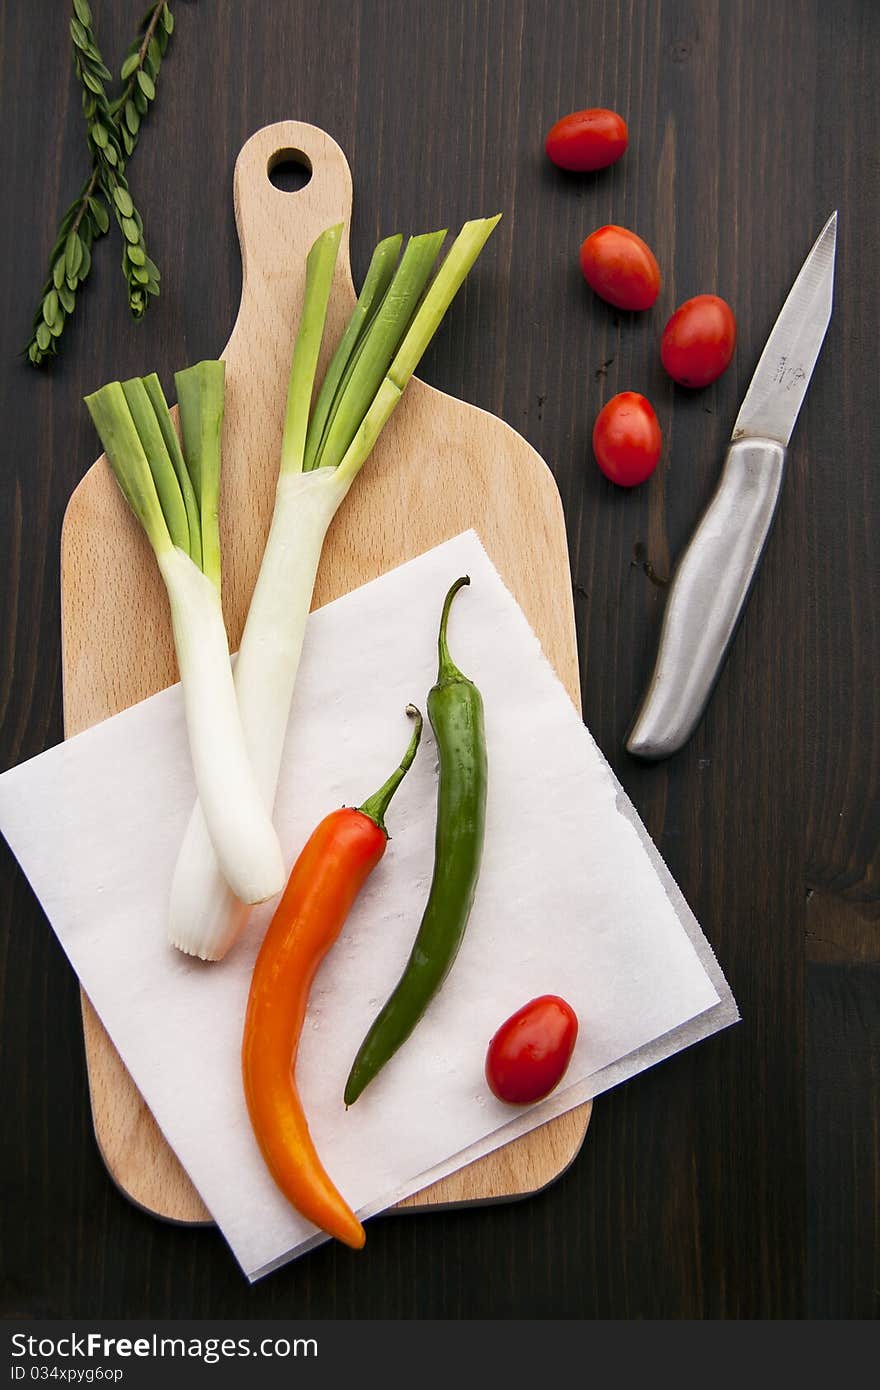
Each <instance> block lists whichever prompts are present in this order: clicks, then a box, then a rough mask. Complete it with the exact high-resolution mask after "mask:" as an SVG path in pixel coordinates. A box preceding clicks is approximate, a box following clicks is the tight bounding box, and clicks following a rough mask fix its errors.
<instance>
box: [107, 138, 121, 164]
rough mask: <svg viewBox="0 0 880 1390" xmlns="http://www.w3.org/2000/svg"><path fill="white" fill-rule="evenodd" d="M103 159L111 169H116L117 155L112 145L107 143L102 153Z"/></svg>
mask: <svg viewBox="0 0 880 1390" xmlns="http://www.w3.org/2000/svg"><path fill="white" fill-rule="evenodd" d="M104 158H105V159H106V161H107V163H108V164H109V165H110V166H111V168H113V169H115V168H116V165H117V164H118V163H119V155H118V154H117V153H116V148H115V146H114V145H113V144H112V143H108V145H107V148H106V150H105V151H104Z"/></svg>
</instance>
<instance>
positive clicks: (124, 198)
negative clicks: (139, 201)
mask: <svg viewBox="0 0 880 1390" xmlns="http://www.w3.org/2000/svg"><path fill="white" fill-rule="evenodd" d="M113 201H114V203H115V204H116V206H117V207H118V208H119V211H120V212H121V213H122V216H123V217H131V214H132V213H133V212H134V203H133V202H132V201H131V194H130V193H129V191H128V189H127V188H123V187H122V185H121V184H117V185H116V187H115V188H114V190H113Z"/></svg>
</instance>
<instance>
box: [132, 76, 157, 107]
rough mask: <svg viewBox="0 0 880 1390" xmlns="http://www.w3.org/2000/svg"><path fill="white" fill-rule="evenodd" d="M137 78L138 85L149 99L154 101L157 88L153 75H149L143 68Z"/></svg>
mask: <svg viewBox="0 0 880 1390" xmlns="http://www.w3.org/2000/svg"><path fill="white" fill-rule="evenodd" d="M137 80H138V86H139V87H140V89H141V91H142V92H143V94H144V96H145V97H146V98H147V101H152V100H153V97H154V96H155V95H156V88H155V86H154V85H153V79H152V78H151V77H148V76H147V74H146V73H145V72H144V71H143V70H141V71H140V72H139V73H138V77H137Z"/></svg>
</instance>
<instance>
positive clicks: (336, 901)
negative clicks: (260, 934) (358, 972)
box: [242, 705, 422, 1250]
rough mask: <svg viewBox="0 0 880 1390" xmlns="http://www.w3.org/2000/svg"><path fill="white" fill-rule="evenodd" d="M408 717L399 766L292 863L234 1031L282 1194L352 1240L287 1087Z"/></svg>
mask: <svg viewBox="0 0 880 1390" xmlns="http://www.w3.org/2000/svg"><path fill="white" fill-rule="evenodd" d="M407 713H408V714H410V715H411V716H412V717H413V718H414V719H415V720H416V727H415V729H414V731H413V735H412V738H411V740H410V744H409V747H408V748H407V751H406V754H405V755H404V758H403V761H402V762H401V764H400V766H399V767H398V768H397V769H396V770H395V771H394V772H393V773H392V775H391V776H390V777H389V778H388V781H387V782H385V783H384V784H383V785H382V786H381V787H380V788H379V790H378V791H377V792H375V793H374V795H373V796H371V797H370V798H369V799H368V800H367V801H365V802H364V804H363V806H361V807H359V809H357V810H355V809H354V808H353V807H344V808H343V809H342V810H340V811H333V812H332V813H331V814H330V815H329V816H326V817H325V818H324V820H322V821H321V824H320V825H319V826H318V828H317V829H316V830H315V831H314V833H313V834H312V836H311V838H310V839H309V840H308V842H307V844H306V845H305V848H304V849H303V851H302V853H301V854H300V856H299V858H298V859H297V861H296V863H295V864H294V866H293V869H292V870H291V874H290V878H289V879H288V882H287V887H286V888H285V890H284V894H283V896H282V898H281V901H280V903H279V904H278V907H277V908H276V910H275V914H274V916H273V918H272V921H271V922H270V923H269V929H268V931H267V932H266V936H265V939H264V941H263V944H262V946H261V947H260V952H259V955H258V956H257V962H256V965H255V966H254V974H253V979H252V980H251V987H250V994H249V996H248V1006H247V1015H246V1017H245V1025H244V1038H243V1041H242V1075H243V1078H244V1092H245V1098H246V1100H247V1106H248V1111H249V1113H250V1117H251V1124H252V1126H253V1130H254V1134H255V1136H256V1139H257V1143H258V1144H259V1146H260V1150H261V1152H262V1154H263V1158H264V1159H265V1161H266V1165H267V1167H268V1169H269V1171H270V1173H271V1174H272V1177H273V1178H274V1179H275V1182H276V1183H277V1184H278V1186H279V1187H280V1189H281V1191H282V1192H283V1193H284V1195H285V1196H286V1197H287V1198H288V1200H289V1201H290V1202H291V1203H292V1204H293V1205H294V1206H295V1207H296V1209H297V1210H298V1211H300V1212H301V1213H302V1215H303V1216H305V1217H307V1218H308V1219H309V1221H312V1222H314V1224H315V1225H316V1226H320V1227H321V1229H322V1230H325V1231H327V1232H328V1233H329V1234H330V1235H332V1236H336V1238H337V1239H338V1240H341V1241H344V1242H345V1244H346V1245H350V1246H352V1247H353V1248H354V1249H355V1250H359V1249H360V1248H361V1246H362V1245H363V1244H364V1241H365V1239H366V1236H365V1234H364V1228H363V1226H362V1225H361V1223H360V1222H359V1221H358V1219H357V1217H356V1216H355V1214H354V1212H353V1211H352V1210H351V1208H350V1207H349V1205H348V1203H347V1202H346V1201H345V1199H344V1198H343V1197H342V1195H341V1194H340V1193H339V1192H338V1191H337V1189H336V1188H335V1187H334V1185H333V1182H332V1181H331V1179H330V1177H329V1176H328V1174H327V1172H326V1170H325V1169H324V1166H323V1164H322V1163H321V1160H320V1158H319V1157H318V1152H317V1150H316V1148H315V1145H314V1143H313V1142H312V1136H311V1134H310V1133H309V1126H308V1121H307V1120H306V1116H305V1112H304V1110H303V1107H302V1103H301V1101H300V1098H299V1093H298V1092H297V1088H296V1056H297V1051H298V1048H299V1039H300V1035H301V1033H302V1027H303V1021H304V1019H305V1013H306V1005H307V1004H308V998H309V990H310V988H311V985H312V980H313V979H314V977H315V972H316V970H317V968H318V966H319V965H320V963H321V961H322V960H323V958H324V956H325V955H326V954H327V952H328V951H329V949H330V947H331V946H332V945H333V942H334V941H335V940H336V938H337V937H338V935H339V933H340V931H341V930H342V927H343V924H344V923H345V919H346V917H347V916H348V913H349V911H350V909H351V905H352V903H353V902H354V900H355V898H356V897H357V895H358V893H359V891H360V889H361V887H362V885H363V884H364V882H365V881H366V879H367V878H368V877H369V874H370V872H371V871H372V870H373V869H374V868H375V866H376V865H377V864H378V862H379V860H380V859H381V858H382V855H383V854H384V853H385V846H386V845H387V843H388V832H387V830H386V829H385V819H384V817H385V812H386V811H387V809H388V804H389V802H390V801H391V798H392V796H393V795H394V793H395V791H396V790H397V788H398V787H399V785H400V783H401V782H402V781H403V778H404V775H405V774H406V772H407V770H408V769H409V767H410V765H411V764H412V761H413V758H414V757H415V755H416V749H417V748H418V745H419V738H420V736H421V732H422V716H421V715H420V714H419V712H418V710H417V709H416V708H415V706H414V705H408V706H407Z"/></svg>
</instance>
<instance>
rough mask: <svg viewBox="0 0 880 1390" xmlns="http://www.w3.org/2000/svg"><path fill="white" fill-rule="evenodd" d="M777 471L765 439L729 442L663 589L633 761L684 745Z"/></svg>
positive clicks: (766, 523)
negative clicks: (719, 470) (653, 657)
mask: <svg viewBox="0 0 880 1390" xmlns="http://www.w3.org/2000/svg"><path fill="white" fill-rule="evenodd" d="M784 469H785V449H784V448H783V447H782V445H781V444H778V443H777V442H776V441H775V440H772V439H748V440H745V439H741V440H739V441H737V443H735V444H731V446H730V448H729V449H728V451H727V457H726V458H725V461H724V468H723V470H722V473H721V478H720V480H719V483H718V487H717V488H716V490H715V494H714V496H713V498H712V500H711V502H710V503H709V506H708V508H707V509H706V512H705V514H704V516H703V518H702V520H701V521H700V524H699V526H698V527H697V529H696V531H695V532H694V535H693V536H692V538H691V540H690V542H689V544H688V546H687V549H686V550H685V551H684V554H683V555H682V557H681V559H680V560H679V563H678V566H677V568H676V571H675V575H674V577H673V580H672V585H671V587H670V590H669V597H668V598H667V600H666V610H665V612H664V614H663V627H662V629H661V632H660V646H659V650H658V652H657V661H656V664H655V667H654V674H653V676H652V677H651V681H650V684H649V685H648V688H647V691H646V692H645V697H644V699H643V701H642V704H641V707H640V709H639V711H638V713H637V715H636V717H635V719H634V721H633V725H632V729H631V730H630V734H629V737H628V738H627V740H626V747H627V751H628V752H630V753H632V754H634V756H635V757H637V758H666V757H668V756H669V754H670V753H674V752H676V750H677V749H679V748H681V746H682V745H683V744H684V743H686V742H687V740H688V739H689V738H690V736H691V734H692V733H693V731H694V729H695V728H696V727H697V724H698V723H699V721H700V717H701V716H702V713H703V711H704V709H705V708H706V705H707V703H708V700H709V696H710V695H711V694H712V689H713V687H714V685H715V682H716V680H717V679H718V676H719V674H720V672H721V668H722V666H723V665H724V658H725V657H726V655H727V652H728V649H729V647H730V644H731V642H732V640H733V636H734V633H735V632H736V626H737V623H738V622H739V619H740V617H741V615H742V612H743V609H744V608H745V605H746V600H747V598H748V596H749V590H750V589H751V586H752V581H753V579H754V577H755V573H756V571H757V568H758V565H759V564H760V561H761V555H762V553H763V550H764V545H765V543H766V540H767V537H768V535H769V534H770V528H771V526H772V524H773V518H774V516H775V514H776V505H777V503H778V501H779V492H780V488H781V486H782V476H783V472H784Z"/></svg>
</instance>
